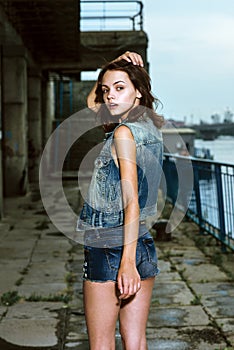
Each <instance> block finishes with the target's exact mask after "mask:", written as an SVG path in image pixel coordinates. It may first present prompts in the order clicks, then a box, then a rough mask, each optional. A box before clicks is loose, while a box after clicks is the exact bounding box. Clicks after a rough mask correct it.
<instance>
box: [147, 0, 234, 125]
mask: <svg viewBox="0 0 234 350" xmlns="http://www.w3.org/2000/svg"><path fill="white" fill-rule="evenodd" d="M143 3H144V30H145V31H146V33H147V35H148V38H149V49H148V61H149V63H150V76H151V79H152V86H153V92H154V94H156V95H157V97H159V98H160V100H161V101H162V102H163V105H164V107H163V110H162V112H163V113H164V115H165V117H167V118H174V119H177V120H184V118H185V117H186V121H187V122H188V123H191V122H193V123H196V122H200V120H201V119H202V120H203V121H209V122H210V121H211V118H210V116H211V115H212V114H214V113H219V114H220V115H221V117H222V116H223V113H224V111H225V110H226V109H227V108H229V109H230V110H231V111H232V112H234V0H143Z"/></svg>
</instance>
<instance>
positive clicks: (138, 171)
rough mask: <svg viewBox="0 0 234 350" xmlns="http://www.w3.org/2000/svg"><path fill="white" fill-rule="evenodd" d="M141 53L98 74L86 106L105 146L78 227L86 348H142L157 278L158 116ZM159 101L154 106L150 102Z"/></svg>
mask: <svg viewBox="0 0 234 350" xmlns="http://www.w3.org/2000/svg"><path fill="white" fill-rule="evenodd" d="M150 89H151V87H150V79H149V76H148V74H147V73H146V71H145V69H144V68H143V62H142V59H141V56H140V55H138V54H137V53H131V52H126V53H125V54H123V55H122V56H120V57H119V58H118V59H116V60H115V61H112V62H110V63H108V64H107V65H106V66H105V67H104V68H103V69H102V71H101V72H100V74H99V77H98V81H97V84H96V86H95V89H93V91H92V92H91V93H90V95H89V97H88V100H87V102H88V107H90V108H92V109H93V110H95V112H96V113H97V115H98V116H100V118H101V120H102V122H103V124H104V129H105V131H106V132H107V133H106V141H105V143H104V146H103V148H102V150H101V152H100V155H99V157H98V158H97V159H96V161H95V169H94V173H93V177H92V180H91V184H90V187H89V192H88V195H87V198H86V201H85V203H84V206H83V209H82V212H81V214H80V220H79V223H78V226H79V228H84V229H85V262H84V306H85V316H86V323H87V329H88V335H89V342H90V349H91V350H112V349H115V329H116V322H117V320H118V318H119V329H120V334H121V337H122V342H123V348H124V349H125V350H146V349H147V342H146V335H145V333H146V323H147V318H148V313H149V306H150V300H151V294H152V290H153V286H154V280H155V276H156V275H157V274H158V268H157V257H156V251H155V247H154V242H153V239H152V237H151V236H150V234H149V232H148V231H147V228H146V226H145V219H146V218H147V217H148V216H149V215H153V214H155V210H156V200H157V191H158V185H159V180H160V173H161V164H162V137H161V132H160V131H159V129H158V128H159V127H160V126H161V125H162V122H163V120H162V117H160V116H159V115H157V114H156V113H155V112H154V110H153V103H154V102H155V99H154V97H153V96H152V94H151V91H150ZM156 102H157V101H156Z"/></svg>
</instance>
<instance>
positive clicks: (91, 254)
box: [83, 225, 159, 282]
mask: <svg viewBox="0 0 234 350" xmlns="http://www.w3.org/2000/svg"><path fill="white" fill-rule="evenodd" d="M121 231H123V229H120V228H117V229H116V230H115V237H117V236H119V235H120V234H121ZM142 232H143V233H142ZM104 236H105V234H104ZM104 241H105V242H106V243H105V244H104V245H103V246H102V247H100V246H97V245H96V246H95V245H93V244H92V245H85V246H84V265H83V271H84V274H83V280H88V281H92V282H107V281H114V282H117V276H118V270H119V266H120V262H121V257H122V252H123V246H122V245H116V246H114V245H113V244H112V246H108V243H107V242H108V239H107V238H105V240H104ZM87 242H90V237H89V235H88V239H87ZM136 267H137V270H138V273H139V275H140V278H141V280H144V279H147V278H150V277H154V276H157V275H158V274H159V269H158V259H157V253H156V248H155V245H154V240H153V238H152V236H151V234H150V233H149V232H148V231H147V228H146V226H145V225H144V226H142V225H141V227H140V234H139V238H138V241H137V248H136Z"/></svg>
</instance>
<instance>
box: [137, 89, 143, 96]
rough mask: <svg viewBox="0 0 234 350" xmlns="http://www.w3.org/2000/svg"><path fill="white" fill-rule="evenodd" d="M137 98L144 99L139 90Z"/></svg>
mask: <svg viewBox="0 0 234 350" xmlns="http://www.w3.org/2000/svg"><path fill="white" fill-rule="evenodd" d="M136 98H142V94H141V93H140V91H139V90H136Z"/></svg>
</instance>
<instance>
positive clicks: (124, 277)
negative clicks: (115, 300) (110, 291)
mask: <svg viewBox="0 0 234 350" xmlns="http://www.w3.org/2000/svg"><path fill="white" fill-rule="evenodd" d="M117 281H118V289H119V291H120V296H119V299H127V298H129V297H131V296H132V295H134V294H136V293H137V292H138V290H139V289H140V288H141V279H140V275H139V273H138V271H137V269H136V265H135V263H133V262H130V263H127V264H126V263H121V265H120V268H119V272H118V278H117Z"/></svg>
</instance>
